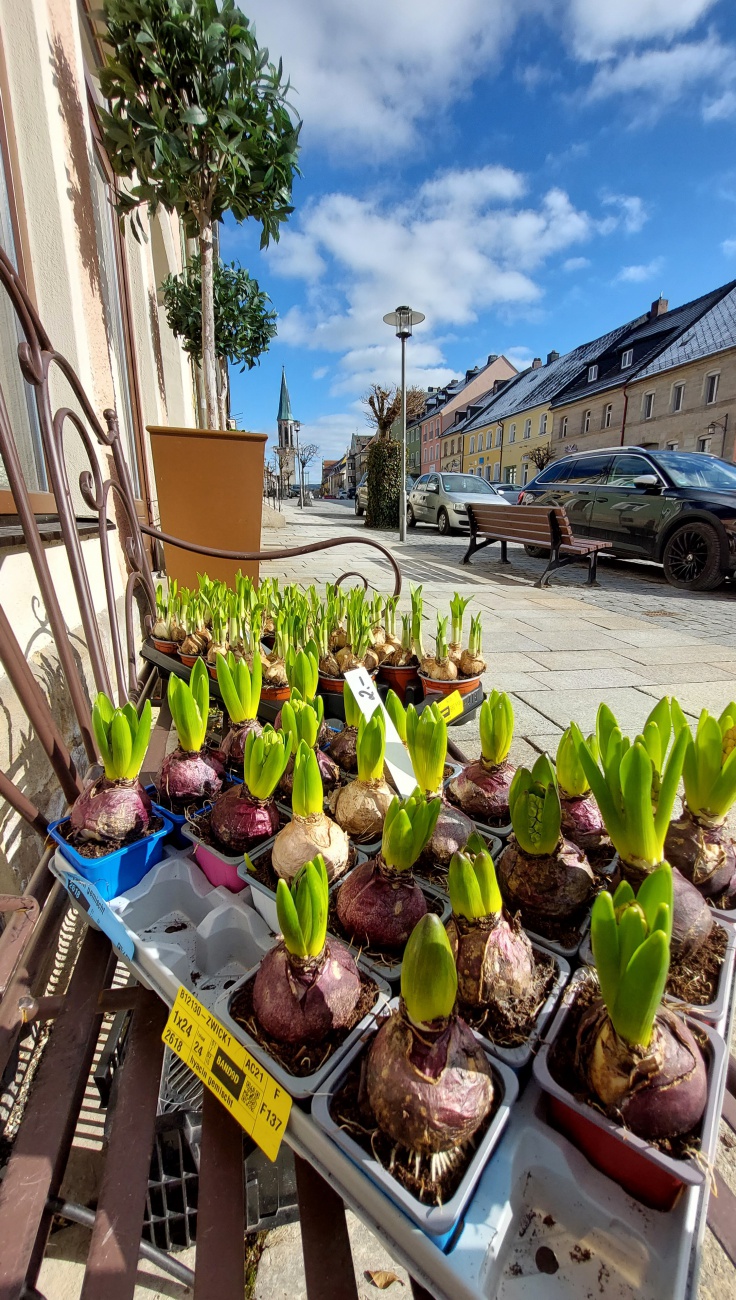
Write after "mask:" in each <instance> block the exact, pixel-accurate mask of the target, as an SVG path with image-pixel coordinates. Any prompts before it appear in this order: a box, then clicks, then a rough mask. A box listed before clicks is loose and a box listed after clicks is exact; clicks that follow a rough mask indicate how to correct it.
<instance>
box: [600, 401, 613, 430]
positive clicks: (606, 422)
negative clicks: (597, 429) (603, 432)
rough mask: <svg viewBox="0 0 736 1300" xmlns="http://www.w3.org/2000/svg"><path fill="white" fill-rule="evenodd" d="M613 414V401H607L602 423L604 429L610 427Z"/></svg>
mask: <svg viewBox="0 0 736 1300" xmlns="http://www.w3.org/2000/svg"><path fill="white" fill-rule="evenodd" d="M612 414H613V405H612V403H611V402H606V405H605V406H604V407H603V421H602V423H601V428H602V429H610V427H611V416H612Z"/></svg>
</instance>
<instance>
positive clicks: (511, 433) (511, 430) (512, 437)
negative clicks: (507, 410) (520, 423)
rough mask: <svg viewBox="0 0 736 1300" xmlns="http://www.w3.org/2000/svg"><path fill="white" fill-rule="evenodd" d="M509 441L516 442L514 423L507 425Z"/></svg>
mask: <svg viewBox="0 0 736 1300" xmlns="http://www.w3.org/2000/svg"><path fill="white" fill-rule="evenodd" d="M509 442H516V425H515V424H511V425H509Z"/></svg>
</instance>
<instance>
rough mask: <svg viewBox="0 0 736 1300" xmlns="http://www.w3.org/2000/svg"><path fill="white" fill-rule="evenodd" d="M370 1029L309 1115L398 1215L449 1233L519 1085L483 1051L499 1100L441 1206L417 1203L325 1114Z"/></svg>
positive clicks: (396, 1002) (434, 1232) (429, 1230)
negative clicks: (395, 1207)
mask: <svg viewBox="0 0 736 1300" xmlns="http://www.w3.org/2000/svg"><path fill="white" fill-rule="evenodd" d="M398 1005H399V1000H398V998H394V1000H393V1001H392V1002H390V1003H389V1006H388V1010H389V1011H394V1010H396V1008H397V1007H398ZM376 1029H377V1025H375V1024H374V1025H372V1026H371V1027H370V1028H369V1029H367V1030H366V1031H365V1032H364V1033H363V1034H362V1035H361V1039H360V1041H359V1042H357V1043H356V1044H355V1046H354V1047H353V1050H352V1051H351V1052H350V1053H349V1054H347V1055H346V1056H343V1058H342V1061H341V1062H340V1064H339V1066H337V1067H336V1069H335V1070H334V1071H333V1072H332V1074H331V1075H330V1077H329V1079H328V1081H327V1083H326V1084H325V1086H324V1088H322V1089H321V1090H320V1092H319V1094H318V1095H317V1096H315V1098H314V1100H313V1102H312V1117H313V1119H314V1120H315V1121H316V1123H317V1124H318V1125H319V1126H320V1128H322V1129H324V1131H325V1132H326V1133H328V1134H329V1135H330V1137H331V1138H332V1139H333V1141H334V1142H336V1143H337V1145H338V1146H339V1147H341V1149H342V1150H343V1151H344V1152H345V1154H346V1155H348V1156H349V1157H350V1159H351V1160H352V1161H353V1163H354V1164H356V1165H357V1166H358V1167H359V1169H361V1170H362V1172H363V1173H365V1174H367V1175H368V1177H369V1178H371V1179H372V1180H373V1182H374V1183H376V1184H377V1185H378V1186H379V1187H380V1188H381V1190H382V1191H383V1192H385V1193H386V1195H387V1196H389V1197H390V1198H391V1200H392V1201H394V1202H395V1204H396V1205H398V1206H399V1208H400V1209H401V1210H403V1212H404V1214H406V1215H407V1217H408V1218H409V1219H411V1220H412V1222H413V1223H415V1224H416V1225H417V1226H418V1227H419V1228H421V1229H422V1230H423V1231H424V1232H427V1233H430V1234H431V1235H432V1236H435V1237H437V1236H443V1235H444V1234H445V1233H448V1232H451V1231H452V1229H453V1228H454V1227H455V1224H456V1223H457V1222H458V1220H459V1219H460V1218H461V1216H462V1213H463V1210H464V1209H465V1206H466V1205H467V1203H468V1201H469V1200H470V1197H471V1196H472V1194H473V1190H474V1188H475V1185H476V1183H477V1182H478V1179H479V1178H480V1175H481V1173H482V1172H483V1168H484V1166H485V1165H486V1163H487V1162H488V1160H489V1159H490V1156H491V1154H492V1152H493V1149H494V1147H495V1146H497V1144H498V1142H499V1141H500V1139H501V1136H502V1134H503V1131H504V1128H505V1127H506V1124H507V1123H508V1120H509V1115H510V1113H511V1107H512V1105H513V1103H514V1102H515V1100H516V1098H517V1096H518V1092H519V1084H518V1082H517V1079H516V1075H515V1074H514V1072H513V1070H510V1069H509V1068H508V1066H506V1065H504V1064H503V1062H502V1061H499V1060H497V1059H496V1058H495V1057H494V1056H493V1055H492V1054H491V1053H490V1052H487V1056H488V1060H489V1062H490V1064H491V1067H492V1069H493V1083H494V1087H496V1088H499V1089H501V1103H500V1105H499V1107H498V1110H497V1111H496V1113H495V1115H494V1117H493V1119H492V1121H491V1123H490V1125H489V1126H488V1129H487V1131H486V1132H485V1133H484V1135H483V1137H482V1139H481V1141H480V1143H479V1144H478V1149H477V1150H476V1152H475V1155H474V1156H473V1159H472V1161H471V1162H470V1165H469V1166H468V1168H467V1170H466V1172H465V1176H464V1177H463V1180H462V1182H461V1183H460V1186H459V1187H458V1189H457V1191H456V1192H455V1194H454V1196H452V1197H451V1198H450V1200H449V1201H447V1203H446V1204H445V1205H423V1204H422V1202H421V1201H418V1200H417V1198H416V1197H415V1196H412V1195H411V1193H410V1192H408V1191H406V1190H405V1188H403V1187H402V1186H401V1184H400V1183H399V1182H397V1180H396V1179H395V1178H394V1177H393V1176H392V1175H391V1174H390V1173H389V1172H388V1170H387V1169H384V1167H383V1165H381V1164H380V1163H379V1162H378V1160H376V1159H374V1158H373V1157H372V1156H369V1155H368V1153H367V1152H366V1151H364V1150H363V1148H362V1147H361V1146H358V1143H357V1142H355V1141H353V1139H352V1138H351V1137H350V1136H349V1134H348V1133H346V1132H345V1131H344V1129H342V1128H340V1126H339V1125H338V1124H336V1123H335V1121H334V1119H333V1118H332V1116H331V1115H330V1101H331V1099H332V1097H333V1096H334V1095H335V1093H336V1092H337V1090H338V1088H339V1087H340V1084H341V1083H342V1080H343V1078H344V1077H345V1074H346V1072H347V1070H348V1068H349V1066H350V1065H351V1064H352V1062H353V1061H354V1059H355V1057H356V1056H358V1055H359V1054H360V1053H361V1052H362V1051H364V1050H365V1047H366V1045H367V1044H368V1043H369V1042H370V1039H371V1037H372V1036H373V1034H374V1033H375V1032H376Z"/></svg>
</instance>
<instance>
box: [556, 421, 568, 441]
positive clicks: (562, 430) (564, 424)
mask: <svg viewBox="0 0 736 1300" xmlns="http://www.w3.org/2000/svg"><path fill="white" fill-rule="evenodd" d="M558 437H559V439H560V440H562V439H563V438H566V437H567V416H566V415H561V416H560V432H559V434H558Z"/></svg>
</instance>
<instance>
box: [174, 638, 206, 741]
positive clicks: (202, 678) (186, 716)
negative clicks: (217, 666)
mask: <svg viewBox="0 0 736 1300" xmlns="http://www.w3.org/2000/svg"><path fill="white" fill-rule="evenodd" d="M167 695H168V702H169V708H170V710H171V716H172V718H173V719H174V726H175V727H176V734H177V736H178V737H179V745H180V747H181V749H182V750H183V751H184V753H186V754H195V753H198V752H199V750H200V749H201V748H202V746H203V745H204V742H205V737H206V735H207V725H208V721H209V712H210V683H209V677H208V674H207V668H206V665H205V662H204V660H203V659H197V660H196V662H195V664H194V666H193V668H192V671H191V676H190V678H189V683H187V682H185V681H182V679H181V678H180V677H177V676H176V675H175V674H174V673H171V675H170V677H169V685H168V692H167Z"/></svg>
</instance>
